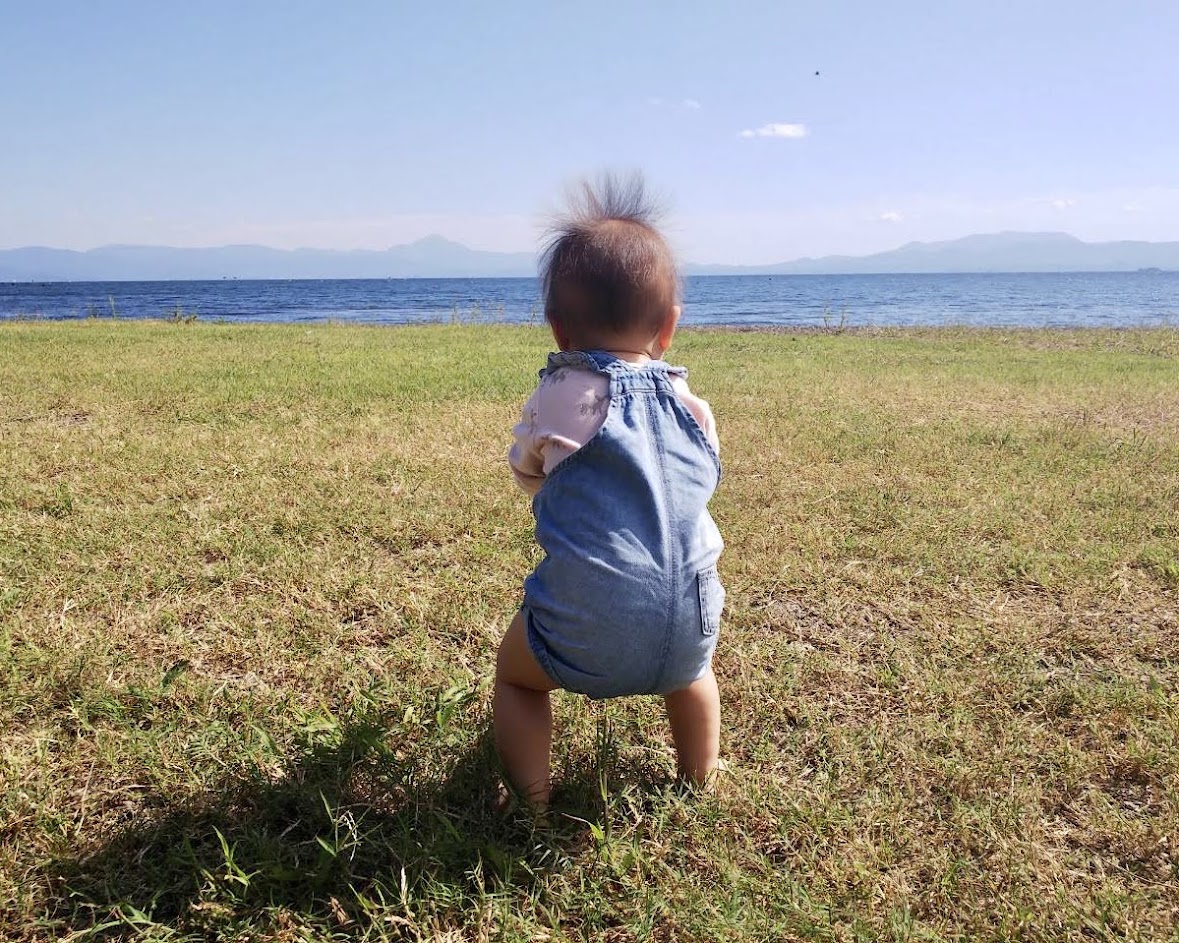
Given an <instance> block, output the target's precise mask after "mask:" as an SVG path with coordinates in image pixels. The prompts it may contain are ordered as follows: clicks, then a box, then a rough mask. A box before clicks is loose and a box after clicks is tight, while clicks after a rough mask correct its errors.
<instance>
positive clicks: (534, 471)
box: [508, 367, 610, 494]
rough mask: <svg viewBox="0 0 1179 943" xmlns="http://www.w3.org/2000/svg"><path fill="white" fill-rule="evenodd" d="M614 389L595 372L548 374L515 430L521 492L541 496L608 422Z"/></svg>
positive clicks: (515, 470)
mask: <svg viewBox="0 0 1179 943" xmlns="http://www.w3.org/2000/svg"><path fill="white" fill-rule="evenodd" d="M609 390H610V381H609V380H608V379H607V378H606V377H604V376H602V375H601V374H598V373H595V372H593V371H590V370H580V369H576V368H572V367H565V368H563V369H561V370H556V371H553V372H551V373H547V374H546V375H545V377H544V379H543V380H541V382H540V385H539V386H538V387H537V388H536V390H535V391H533V393H532V396H530V397H529V398H528V402H527V403H525V404H524V409H523V411H522V413H521V415H520V421H519V422H518V423H517V424H516V427H515V428H514V429H513V430H512V432H513V435H514V436H515V440H516V441H515V442H514V443H513V445H512V450H511V452H509V453H508V464H509V465H511V467H512V474H513V475H514V476H515V478H516V482H517V483H518V484H519V485H520V487H521V488H523V489H524V490H525V491H527V492H528V493H529V494H536V492H537V491H539V490H540V486H541V485H542V484H543V483H544V479H545V476H546V475H548V473H549V472H551V471H552V470H553V469H554V468H555V467H556V466H557V465H559V464H560V463H561V462H562V461H563V460H564V459H566V458H568V457H569V456H570V455H572V454H573V453H574V452H576V451H577V450H578V449H579V448H581V447H582V446H583V445H585V443H586V442H588V441H589V440H590V439H591V438H593V436H594V435H595V434H596V433H597V431H598V429H600V428H601V426H602V422H603V420H605V418H606V412H607V411H608V409H609V406H610V397H609Z"/></svg>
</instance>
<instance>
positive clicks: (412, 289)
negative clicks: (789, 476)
mask: <svg viewBox="0 0 1179 943" xmlns="http://www.w3.org/2000/svg"><path fill="white" fill-rule="evenodd" d="M540 310H541V308H540V298H539V288H538V283H537V282H536V280H535V279H531V278H444V279H349V280H326V281H313V280H308V281H237V280H224V281H203V282H47V283H32V282H29V283H25V282H18V283H6V284H0V320H3V319H11V318H51V319H64V318H85V317H104V318H105V317H111V316H112V315H113V316H115V317H120V318H169V317H175V316H180V317H184V316H190V315H194V314H195V315H196V316H197V317H198V318H199V319H201V320H223V321H228V322H236V321H251V322H265V321H280V322H281V321H300V322H302V321H328V320H336V321H347V322H357V323H365V324H409V323H421V322H440V321H441V322H445V321H450V320H452V319H454V320H463V321H481V320H490V321H506V322H520V323H526V322H529V321H538V320H539V319H540ZM684 323H685V324H696V325H726V326H733V327H737V326H750V327H765V326H795V327H815V326H819V327H821V326H825V325H826V326H837V325H840V324H842V325H845V326H850V327H870V326H878V327H883V326H895V325H902V326H916V325H923V326H928V325H935V326H937V325H946V324H966V325H976V326H992V327H995V326H1002V327H1014V326H1022V327H1134V326H1157V325H1176V324H1179V272H1161V273H1160V272H1110V273H1071V274H1018V275H1003V274H986V275H774V276H762V275H737V276H710V277H692V278H688V279H686V280H685V283H684Z"/></svg>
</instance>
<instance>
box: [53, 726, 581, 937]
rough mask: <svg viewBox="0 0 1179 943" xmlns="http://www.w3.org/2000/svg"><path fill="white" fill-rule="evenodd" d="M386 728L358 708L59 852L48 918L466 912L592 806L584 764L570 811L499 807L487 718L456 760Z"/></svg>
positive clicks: (525, 889)
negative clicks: (274, 768)
mask: <svg viewBox="0 0 1179 943" xmlns="http://www.w3.org/2000/svg"><path fill="white" fill-rule="evenodd" d="M484 726H485V725H484ZM388 740H389V728H388V726H387V725H386V724H385V723H384V722H383V721H373V720H363V719H362V720H360V721H357V722H352V723H349V724H346V725H342V726H340V727H339V728H338V729H337V730H336V731H334V732H333V734H332V735H331V736H330V737H329V738H326V739H324V740H321V742H319V743H313V744H311V745H309V746H308V747H307V748H306V749H305V750H304V751H303V752H302V754H301V755H299V756H298V757H297V758H295V759H294V760H293V761H291V762H289V763H288V764H287V765H286V768H285V769H284V771H283V772H282V773H281V774H280V775H275V776H273V777H271V778H266V777H264V776H262V775H261V774H258V775H255V776H253V777H252V778H249V777H247V778H240V777H239V778H237V779H231V780H228V781H226V782H225V783H224V784H223V785H222V786H221V787H220V788H216V789H211V790H208V791H206V792H205V793H203V794H202V795H201V796H199V797H197V798H196V799H192V800H189V801H186V802H184V803H178V804H174V805H170V804H169V803H167V802H166V801H164V802H162V803H161V804H160V805H159V806H158V807H157V808H156V810H155V811H154V814H153V813H150V812H149V813H145V814H144V815H143V821H142V822H141V823H133V824H131V825H130V826H129V827H128V828H126V829H124V830H122V831H121V832H119V833H118V834H116V835H115V836H114V837H113V838H111V839H110V840H109V841H108V842H107V843H106V844H104V845H103V846H102V847H100V848H98V849H97V850H95V851H93V852H92V853H89V854H86V855H84V856H81V857H77V858H72V859H61V860H58V861H57V862H56V863H55V866H54V868H53V871H54V875H53V877H54V881H53V885H54V887H55V888H56V894H55V900H54V902H53V903H52V906H51V907H50V909H49V912H48V913H47V923H48V925H49V926H50V927H52V928H53V930H54V931H55V932H57V933H59V934H62V933H65V932H70V931H81V932H83V934H84V935H86V936H89V935H90V934H97V935H103V934H104V933H105V932H110V933H112V934H118V933H119V932H120V928H122V931H123V932H125V931H126V930H127V929H131V928H133V927H136V926H138V927H140V928H144V927H149V926H151V925H154V924H164V925H167V926H169V927H170V928H172V929H177V930H182V931H185V930H187V931H197V932H198V933H199V932H200V930H201V928H204V929H205V931H209V930H212V929H215V928H225V927H227V926H231V925H237V924H241V923H243V922H245V923H249V924H250V925H251V926H254V927H257V926H258V923H259V922H261V924H262V925H266V924H267V923H272V922H273V921H274V920H278V921H279V922H281V921H282V919H283V917H282V912H283V911H289V912H294V913H296V914H298V915H299V917H300V919H301V920H302V919H306V918H310V919H311V920H313V921H318V920H327V921H330V923H331V925H332V926H333V927H335V928H336V929H337V930H346V928H348V927H352V928H354V929H357V930H359V929H360V928H362V927H363V926H364V925H366V924H371V923H372V921H373V920H380V921H383V922H386V923H388V922H389V921H390V919H392V920H393V921H394V922H395V921H396V920H397V919H399V918H398V917H397V916H396V915H397V914H399V913H400V914H402V915H405V916H414V917H415V919H419V920H420V919H421V918H422V916H423V914H427V915H432V916H433V917H434V918H444V917H445V916H447V915H449V916H451V917H458V918H460V919H461V915H463V914H469V913H470V912H471V911H476V910H477V909H478V907H479V902H480V901H481V900H483V899H484V898H485V897H486V895H488V894H493V893H499V892H507V893H509V894H511V895H521V894H523V895H528V894H529V893H530V892H531V890H532V889H533V888H534V887H535V886H536V885H537V884H538V881H539V879H540V878H541V877H542V876H543V875H544V874H545V873H547V872H549V871H550V870H552V869H554V868H558V867H560V866H561V865H562V864H563V863H565V862H567V861H568V860H569V856H570V854H572V853H574V852H575V850H576V849H577V848H579V847H583V846H584V844H585V842H586V840H587V838H586V831H587V825H588V822H590V821H594V820H596V819H597V818H599V816H600V815H601V811H602V807H601V801H600V799H599V800H598V801H596V802H595V799H594V795H595V790H594V786H593V785H591V782H590V781H589V777H587V778H586V782H584V783H580V782H573V783H567V785H566V787H565V789H564V790H563V793H564V796H563V798H564V801H563V803H562V805H563V808H564V809H565V810H566V811H567V812H568V813H570V814H569V815H568V816H560V817H557V819H555V821H554V822H553V823H552V824H549V825H545V826H543V827H537V826H536V824H535V823H534V822H533V821H532V819H531V818H530V817H529V816H528V815H526V814H512V815H504V814H501V813H499V812H497V811H496V810H495V809H494V808H493V807H492V802H491V794H492V785H493V783H494V782H495V781H496V775H497V763H496V760H495V754H494V747H493V745H492V742H491V736H490V731H488V730H486V729H484V730H483V732H482V733H480V734H478V735H477V736H475V739H474V741H473V742H472V741H471V735H470V734H469V733H468V734H466V735H465V740H466V743H465V745H456V748H455V749H456V756H455V757H453V758H452V759H451V760H450V762H447V758H446V757H445V756H442V755H439V754H440V752H442V750H441V749H440V748H439V747H438V745H437V744H433V745H431V744H417V745H411V746H405V745H403V746H402V747H401V750H400V751H399V750H398V749H397V747H396V745H390V744H389V742H388ZM402 753H405V754H407V755H405V756H403V755H402ZM423 754H425V755H423ZM430 770H434V771H438V770H441V771H442V772H441V773H438V772H434V773H433V774H431V773H430V772H428V771H430Z"/></svg>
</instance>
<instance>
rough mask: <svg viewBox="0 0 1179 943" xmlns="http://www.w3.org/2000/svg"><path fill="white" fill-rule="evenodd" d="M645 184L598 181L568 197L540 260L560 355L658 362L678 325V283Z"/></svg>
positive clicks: (608, 179) (549, 319)
mask: <svg viewBox="0 0 1179 943" xmlns="http://www.w3.org/2000/svg"><path fill="white" fill-rule="evenodd" d="M656 215H657V214H656V211H655V208H654V207H653V205H652V203H651V201H650V200H649V199H648V197H647V194H646V192H645V189H644V187H643V181H642V178H641V177H639V176H637V175H635V176H632V177H630V178H627V179H625V180H619V179H618V178H616V177H613V176H604V177H602V178H601V179H600V180H599V181H598V183H597V185H596V186H595V185H591V184H589V183H585V182H583V183H582V184H581V185H580V186H579V187H578V189H577V190H576V191H575V192H574V193H573V194H572V195H571V198H570V201H569V211H568V212H567V213H566V214H565V215H564V216H562V217H560V218H559V219H558V220H557V222H556V224H555V225H554V227H553V230H552V238H551V241H550V242H549V244H548V246H547V247H546V249H545V251H544V254H543V255H542V256H541V260H540V279H541V287H542V290H543V292H544V317H545V320H546V321H547V322H548V323H549V326H550V327H551V328H552V330H553V336H554V337H555V338H556V340H557V344H558V346H560V347H561V349H562V350H590V349H595V348H598V349H603V350H623V351H629V352H635V353H645V354H648V355H649V356H651V357H653V358H656V359H658V358H659V357H662V356H663V354H664V352H665V351H666V350H667V348H668V347H670V346H671V338H672V335H673V334H674V333H675V326H676V322H677V321H678V319H679V313H680V308H679V276H678V275H677V273H676V267H675V259H674V258H673V257H672V254H671V249H670V248H669V247H668V245H667V242H666V240H665V239H664V238H663V236H662V235H660V233H659V231H658V230H657V229H656V228H655V226H654V220H655V218H656Z"/></svg>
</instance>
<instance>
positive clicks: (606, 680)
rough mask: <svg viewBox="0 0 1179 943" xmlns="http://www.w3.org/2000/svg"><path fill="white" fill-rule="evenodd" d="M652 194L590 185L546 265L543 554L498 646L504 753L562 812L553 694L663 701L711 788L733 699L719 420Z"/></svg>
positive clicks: (530, 483)
mask: <svg viewBox="0 0 1179 943" xmlns="http://www.w3.org/2000/svg"><path fill="white" fill-rule="evenodd" d="M652 218H653V213H652V210H651V208H650V206H649V204H648V202H647V199H646V197H645V195H644V192H643V185H642V181H641V179H639V178H637V177H636V178H633V179H631V180H629V181H621V182H620V181H618V180H616V179H615V178H611V177H607V178H604V179H603V180H602V181H601V183H600V184H599V185H598V186H597V187H596V188H595V187H591V186H590V185H588V184H585V185H583V187H582V189H581V191H580V195H579V197H577V198H575V199H574V200H573V202H572V206H571V211H570V213H569V214H568V215H567V216H566V217H564V218H563V219H562V220H561V221H560V222H559V224H558V226H557V228H556V230H555V234H554V238H553V240H552V242H551V243H550V244H549V246H548V248H547V250H546V251H545V253H544V255H543V257H542V259H541V265H540V274H541V283H542V289H543V292H544V302H545V309H544V310H545V320H546V321H547V322H548V325H549V327H550V328H551V330H552V332H553V338H554V339H555V340H556V343H557V346H558V347H559V348H560V353H555V354H550V355H549V358H548V366H547V367H546V368H545V369H544V370H542V371H541V373H540V383H539V385H538V386H537V388H536V390H535V391H534V392H533V394H532V396H531V398H530V399H529V400H528V402H527V403H526V404H525V406H524V410H523V415H522V417H521V421H520V423H519V424H518V425H517V426H516V427H515V430H514V433H515V443H514V445H513V446H512V450H511V453H510V455H509V457H508V461H509V463H510V465H511V468H512V472H513V474H514V475H515V478H516V481H517V482H518V483H519V484H520V487H522V488H523V489H524V490H525V491H527V492H528V493H530V494H532V495H533V498H532V511H533V514H534V516H535V518H536V539H537V542H538V543H539V544H540V545H541V547H542V548H543V549H544V551H545V557H544V559H543V560H542V561H541V563H540V564H539V565H538V566H537V567H536V569H535V571H534V572H533V573H532V574H531V575H530V576H529V577H528V578H527V579H526V580H525V582H524V603H523V605H522V606H521V608H520V611H519V612H518V613H517V614H516V617H515V618H514V619H513V620H512V624H511V626H510V627H509V628H508V630H507V632H506V633H505V634H504V637H503V640H502V642H501V643H500V647H499V655H498V659H497V663H496V676H495V742H496V748H497V749H498V751H499V755H500V759H501V761H502V763H503V765H504V769H505V772H506V774H507V777H508V779H509V780H510V781H511V783H512V785H513V786H514V787H515V788H516V789H517V790H518V791H519V793H520V794H522V795H523V796H524V798H525V799H527V801H528V802H530V803H531V804H532V805H534V806H536V807H539V808H544V807H545V806H546V805H547V804H548V801H549V789H550V782H549V759H550V751H551V744H552V711H551V708H550V705H549V692H550V691H552V690H554V689H556V688H563V689H565V690H568V691H574V692H577V693H580V694H585V695H588V696H589V697H591V698H607V697H619V696H621V695H628V694H661V695H663V699H664V703H665V705H666V707H667V716H668V720H669V721H670V724H671V733H672V738H673V740H674V741H675V747H676V753H677V756H678V766H679V774H680V776H681V777H682V778H683V779H684V780H686V781H688V782H690V783H694V784H705V783H707V782H708V781H709V778H710V776H711V775H712V773H713V772H714V770H715V769H716V767H717V763H718V752H719V745H720V743H719V741H720V699H719V696H718V693H717V685H716V678H715V677H714V676H713V673H712V654H713V651H714V650H715V648H716V639H717V630H718V628H719V624H720V615H721V608H722V606H723V604H724V595H725V594H724V589H723V588H722V586H721V583H720V580H719V578H718V576H717V571H716V562H717V558H718V557H719V556H720V552H721V548H722V546H723V544H722V542H721V537H720V533H719V532H718V531H717V528H716V525H715V524H714V523H713V521H712V518H711V517H710V516H709V513H708V500H709V498H711V497H712V493H713V491H714V490H715V489H716V485H717V482H718V480H719V478H720V460H719V458H718V444H717V437H716V429H715V425H714V423H713V419H712V412H711V410H710V409H709V407H708V404H707V403H706V402H704V400H702V399H699V398H697V397H695V396H693V395H692V393H691V392H690V391H689V389H688V384H687V381H686V379H685V377H686V376H687V371H686V370H684V369H683V368H682V367H672V366H669V365H668V364H666V363H664V362H663V360H662V357H663V355H664V354H665V353H666V352H667V350H668V348H669V347H670V346H671V341H672V337H673V336H674V334H675V330H676V324H677V322H678V320H679V316H680V307H679V303H678V301H679V298H678V294H679V279H678V276H677V274H676V268H675V261H674V259H673V258H672V255H671V251H670V249H669V248H668V245H667V243H666V242H665V241H664V239H663V237H662V236H661V235H660V234H659V232H658V231H657V230H656V229H655V227H654V225H653V224H652Z"/></svg>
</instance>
